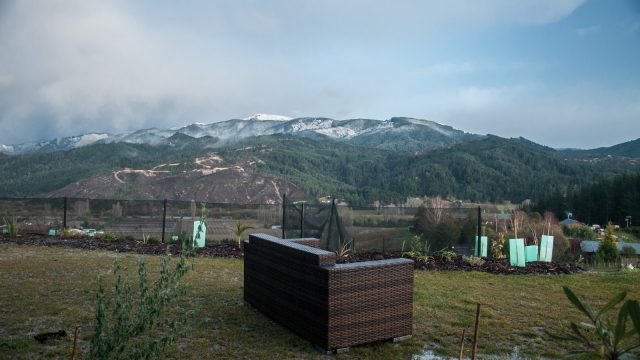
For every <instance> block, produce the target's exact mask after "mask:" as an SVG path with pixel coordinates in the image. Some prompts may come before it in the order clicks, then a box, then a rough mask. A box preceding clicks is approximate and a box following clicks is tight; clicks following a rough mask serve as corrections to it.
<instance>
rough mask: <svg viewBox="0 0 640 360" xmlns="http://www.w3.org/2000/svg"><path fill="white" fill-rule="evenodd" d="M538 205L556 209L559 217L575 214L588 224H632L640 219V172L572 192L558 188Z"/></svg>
mask: <svg viewBox="0 0 640 360" xmlns="http://www.w3.org/2000/svg"><path fill="white" fill-rule="evenodd" d="M536 207H537V208H538V209H539V210H540V211H541V212H542V211H545V210H552V211H554V212H555V213H556V215H557V216H558V218H564V217H566V214H567V213H568V212H570V213H572V214H573V218H575V219H576V220H579V221H581V222H584V223H587V224H594V223H595V224H607V222H609V221H613V222H614V223H616V224H619V225H623V224H626V222H625V218H626V217H627V216H631V221H632V224H633V223H636V222H639V221H640V173H638V172H633V173H625V174H621V175H617V176H614V177H609V178H606V179H602V180H600V181H597V182H594V183H591V184H588V185H585V186H583V187H581V188H577V189H573V190H571V191H569V192H568V193H564V192H561V191H554V192H553V193H551V194H550V195H548V196H546V197H544V198H543V199H541V200H540V201H539V202H538V203H537V205H536Z"/></svg>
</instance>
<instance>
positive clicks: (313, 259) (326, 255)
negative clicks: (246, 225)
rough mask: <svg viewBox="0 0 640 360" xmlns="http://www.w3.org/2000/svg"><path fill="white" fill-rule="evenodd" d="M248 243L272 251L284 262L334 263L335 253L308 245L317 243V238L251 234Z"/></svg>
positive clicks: (319, 264)
mask: <svg viewBox="0 0 640 360" xmlns="http://www.w3.org/2000/svg"><path fill="white" fill-rule="evenodd" d="M249 243H250V244H251V246H252V247H259V248H261V249H262V250H264V251H267V252H273V254H272V256H277V257H279V258H281V259H282V261H284V262H295V263H298V264H309V265H314V266H325V265H333V264H335V263H336V254H335V253H333V252H331V251H326V250H322V249H318V248H317V247H313V246H309V245H319V240H317V239H309V238H305V239H293V240H285V239H280V238H277V237H275V236H272V235H268V234H252V235H249ZM307 244H309V245H307Z"/></svg>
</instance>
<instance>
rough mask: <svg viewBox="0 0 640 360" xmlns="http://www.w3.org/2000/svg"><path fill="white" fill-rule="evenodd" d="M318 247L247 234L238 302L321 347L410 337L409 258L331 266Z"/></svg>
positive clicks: (333, 257) (328, 255) (331, 256)
mask: <svg viewBox="0 0 640 360" xmlns="http://www.w3.org/2000/svg"><path fill="white" fill-rule="evenodd" d="M319 244H320V242H319V240H318V239H287V240H283V239H280V238H277V237H274V236H271V235H267V234H253V235H250V236H249V241H245V242H244V246H245V248H244V250H245V253H244V299H245V301H247V302H248V303H250V304H251V305H253V306H254V307H255V308H257V309H258V310H260V311H261V312H263V313H264V314H266V315H267V316H269V317H270V318H272V319H273V320H275V321H277V322H279V323H280V324H282V325H284V326H285V327H287V328H289V329H290V330H291V331H293V332H295V333H296V334H298V335H299V336H301V337H303V338H305V339H307V340H309V341H310V342H312V343H313V344H316V345H317V346H319V347H320V348H322V349H324V350H327V351H333V350H337V349H343V348H347V347H350V346H354V345H359V344H365V343H369V342H373V341H379V340H387V339H394V340H400V339H404V338H408V337H410V336H411V334H412V324H413V261H411V260H408V259H389V260H377V261H367V262H359V263H352V264H336V255H335V254H334V253H333V252H330V251H325V250H321V249H318V246H319Z"/></svg>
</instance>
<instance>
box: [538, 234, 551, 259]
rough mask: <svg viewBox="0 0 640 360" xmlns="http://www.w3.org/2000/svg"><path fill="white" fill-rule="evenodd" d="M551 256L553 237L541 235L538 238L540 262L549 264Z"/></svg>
mask: <svg viewBox="0 0 640 360" xmlns="http://www.w3.org/2000/svg"><path fill="white" fill-rule="evenodd" d="M552 256H553V236H552V235H542V237H541V238H540V261H546V262H551V259H552Z"/></svg>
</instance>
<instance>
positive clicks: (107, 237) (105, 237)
mask: <svg viewBox="0 0 640 360" xmlns="http://www.w3.org/2000/svg"><path fill="white" fill-rule="evenodd" d="M102 240H104V241H116V240H118V237H116V236H115V235H114V234H112V233H108V232H107V233H104V235H102Z"/></svg>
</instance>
